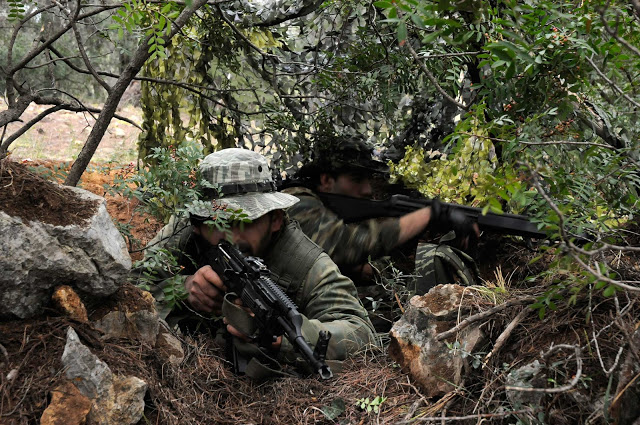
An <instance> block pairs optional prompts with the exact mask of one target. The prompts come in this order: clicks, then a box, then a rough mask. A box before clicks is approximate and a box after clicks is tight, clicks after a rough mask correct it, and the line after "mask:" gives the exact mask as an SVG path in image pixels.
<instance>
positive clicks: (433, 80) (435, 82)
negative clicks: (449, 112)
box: [405, 42, 469, 111]
mask: <svg viewBox="0 0 640 425" xmlns="http://www.w3.org/2000/svg"><path fill="white" fill-rule="evenodd" d="M405 45H406V46H407V49H408V50H409V53H411V56H413V59H415V61H416V62H418V65H419V66H420V69H422V72H424V73H425V74H426V76H427V78H428V79H429V81H431V84H433V85H434V86H435V88H436V90H438V92H439V93H440V94H441V95H442V96H444V98H445V99H447V100H448V101H449V102H451V103H452V104H454V105H455V106H457V107H458V108H460V109H462V110H463V111H468V110H469V107H468V106H466V105H464V104H462V103H460V102H458V101H456V100H455V99H454V98H453V97H451V96H450V95H449V93H447V92H446V91H444V89H443V88H442V87H440V83H439V82H438V80H436V77H434V76H433V74H432V73H431V71H429V68H427V66H426V65H425V64H424V63H423V62H422V61H421V60H420V56H418V54H417V53H416V51H415V50H413V47H411V43H408V42H407V43H405Z"/></svg>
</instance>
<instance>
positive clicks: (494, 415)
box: [397, 409, 540, 424]
mask: <svg viewBox="0 0 640 425" xmlns="http://www.w3.org/2000/svg"><path fill="white" fill-rule="evenodd" d="M538 411H540V409H522V410H513V411H508V412H501V413H479V414H477V415H467V416H449V417H442V416H430V417H417V418H411V419H409V420H403V421H400V422H397V423H398V424H414V423H416V422H440V423H442V422H452V421H469V420H473V419H475V420H476V423H482V422H483V421H482V419H492V418H504V417H507V416H511V415H523V414H533V413H536V412H538Z"/></svg>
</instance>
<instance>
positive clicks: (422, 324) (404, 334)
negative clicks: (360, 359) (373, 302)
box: [389, 284, 484, 397]
mask: <svg viewBox="0 0 640 425" xmlns="http://www.w3.org/2000/svg"><path fill="white" fill-rule="evenodd" d="M463 290H464V288H463V287H461V286H459V285H452V284H447V285H438V286H436V287H434V288H433V289H431V290H430V291H429V293H428V294H427V295H423V296H415V297H413V298H411V300H410V302H409V306H408V308H407V310H406V311H405V313H404V315H403V316H402V318H401V319H400V320H399V321H398V322H396V323H395V324H394V325H393V327H392V328H391V332H390V337H391V343H390V345H389V355H390V356H391V357H392V358H393V359H394V360H395V361H396V362H398V363H399V364H400V366H402V368H403V369H404V370H406V371H408V372H409V373H410V374H411V376H412V377H413V378H414V380H415V381H416V382H417V383H418V384H419V385H420V386H421V387H422V388H423V389H424V391H425V395H426V396H428V397H435V396H441V395H444V394H446V393H448V392H450V391H453V390H454V389H455V388H456V386H458V385H460V384H461V382H462V376H463V372H464V371H465V370H467V369H468V368H469V364H468V359H469V357H470V354H471V353H473V351H474V350H475V349H476V348H477V347H478V346H479V345H480V344H481V343H482V342H483V341H484V334H483V332H482V331H481V329H480V325H479V324H478V325H474V324H472V325H470V326H468V327H466V328H465V329H463V330H462V331H461V332H459V333H458V334H457V336H456V335H454V336H452V337H451V338H449V340H448V341H438V340H437V339H436V337H437V335H438V334H439V333H441V332H444V331H446V330H449V329H451V328H452V327H454V326H455V325H456V323H457V321H458V317H459V315H466V314H469V312H470V311H471V307H470V306H465V305H464V304H461V302H462V300H463V298H462V293H463ZM467 299H468V300H469V301H471V299H470V298H467ZM447 342H449V344H451V345H453V346H454V349H451V348H449V347H448V346H447Z"/></svg>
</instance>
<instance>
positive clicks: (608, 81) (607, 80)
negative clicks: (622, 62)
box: [587, 53, 640, 108]
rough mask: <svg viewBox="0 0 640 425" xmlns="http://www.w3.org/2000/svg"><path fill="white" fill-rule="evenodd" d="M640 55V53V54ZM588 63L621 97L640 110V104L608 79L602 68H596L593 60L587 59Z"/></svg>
mask: <svg viewBox="0 0 640 425" xmlns="http://www.w3.org/2000/svg"><path fill="white" fill-rule="evenodd" d="M639 55H640V53H639ZM587 62H589V64H591V67H592V68H593V69H594V71H596V72H597V73H598V75H600V77H601V78H602V79H603V80H605V81H606V82H607V83H608V84H609V85H610V86H611V87H612V88H613V89H614V90H615V91H617V92H618V93H620V95H621V96H622V97H624V98H625V99H627V100H628V101H629V102H630V103H631V104H632V105H634V106H635V107H636V108H640V103H638V102H636V101H635V100H633V99H631V98H630V97H629V95H627V94H626V93H625V92H624V91H623V90H622V89H621V88H620V87H618V86H617V85H616V84H615V83H614V82H613V81H611V80H610V79H609V78H607V76H606V75H604V72H602V71H601V70H600V68H598V67H597V66H596V64H595V63H594V62H593V61H592V60H591V58H587Z"/></svg>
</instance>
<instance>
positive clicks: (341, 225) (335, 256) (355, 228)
mask: <svg viewBox="0 0 640 425" xmlns="http://www.w3.org/2000/svg"><path fill="white" fill-rule="evenodd" d="M282 192H283V193H288V194H290V195H293V196H296V197H298V199H300V202H298V203H296V204H295V205H293V206H292V207H289V209H287V214H288V215H289V217H291V219H293V220H296V221H297V222H298V223H300V228H301V229H302V231H303V232H304V233H305V234H306V235H307V236H309V237H310V238H311V240H313V241H314V242H315V243H317V244H318V245H320V246H321V247H322V248H323V249H324V250H325V252H326V253H327V254H329V256H330V257H331V259H332V260H333V261H334V262H335V263H336V264H337V265H338V267H340V268H341V269H343V268H344V270H347V269H349V268H351V267H353V266H356V265H360V264H363V263H366V262H367V260H368V258H369V257H371V258H372V259H377V258H379V257H382V256H384V255H387V254H389V253H390V252H391V251H392V250H393V248H394V247H395V246H396V245H397V241H398V235H399V234H400V223H399V222H400V220H399V219H397V218H383V219H371V220H364V221H361V222H358V223H350V224H346V223H345V222H344V221H343V220H342V219H341V218H340V217H338V216H337V215H336V214H335V213H334V212H333V211H331V210H330V209H328V208H327V207H325V206H324V204H323V203H322V201H321V200H320V198H319V197H318V196H317V195H316V194H315V193H314V192H313V191H312V190H310V189H308V188H305V187H301V186H297V187H290V188H287V189H284V190H283V191H282Z"/></svg>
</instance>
